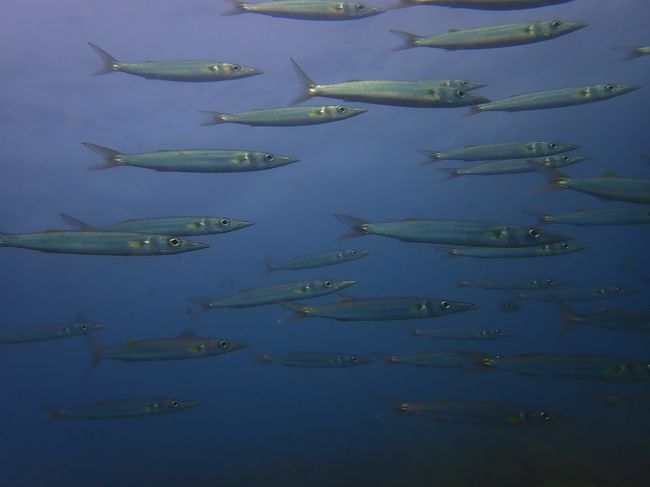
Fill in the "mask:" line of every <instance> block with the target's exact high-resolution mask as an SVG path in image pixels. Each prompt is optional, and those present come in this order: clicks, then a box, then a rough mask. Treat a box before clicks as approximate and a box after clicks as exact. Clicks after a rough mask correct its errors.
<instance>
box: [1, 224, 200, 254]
mask: <svg viewBox="0 0 650 487" xmlns="http://www.w3.org/2000/svg"><path fill="white" fill-rule="evenodd" d="M0 247H16V248H20V249H31V250H40V251H41V252H51V253H59V254H86V255H167V254H180V253H181V252H191V251H193V250H200V249H205V248H207V247H208V245H207V244H203V243H199V242H193V241H191V240H185V239H182V238H180V237H175V236H174V237H172V236H169V235H147V234H144V233H133V232H101V231H84V232H68V231H63V230H51V231H47V232H40V233H17V234H13V235H12V234H0Z"/></svg>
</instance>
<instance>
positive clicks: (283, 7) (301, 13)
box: [223, 0, 385, 20]
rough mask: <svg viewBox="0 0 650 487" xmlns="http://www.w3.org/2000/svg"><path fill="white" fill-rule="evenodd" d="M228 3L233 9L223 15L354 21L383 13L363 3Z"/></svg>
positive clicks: (320, 0) (304, 0) (283, 0)
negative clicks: (253, 14)
mask: <svg viewBox="0 0 650 487" xmlns="http://www.w3.org/2000/svg"><path fill="white" fill-rule="evenodd" d="M229 2H230V3H231V4H232V5H233V7H234V8H233V10H230V11H228V12H226V13H224V14H223V15H237V14H243V13H246V12H252V13H256V14H262V15H270V16H271V17H282V18H285V19H299V20H356V19H363V18H365V17H372V16H373V15H379V14H383V13H384V12H385V11H384V10H381V9H379V8H377V7H373V6H372V5H368V4H367V3H364V2H354V1H352V2H347V1H341V0H272V1H267V2H257V3H245V2H243V1H242V0H229Z"/></svg>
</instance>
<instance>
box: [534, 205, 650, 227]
mask: <svg viewBox="0 0 650 487" xmlns="http://www.w3.org/2000/svg"><path fill="white" fill-rule="evenodd" d="M529 213H531V214H533V215H534V216H536V217H537V220H538V221H539V222H540V223H559V224H565V225H578V226H589V225H642V224H648V223H650V207H641V208H603V209H597V210H587V209H580V210H576V211H572V212H569V213H562V214H560V215H547V214H546V213H537V212H529Z"/></svg>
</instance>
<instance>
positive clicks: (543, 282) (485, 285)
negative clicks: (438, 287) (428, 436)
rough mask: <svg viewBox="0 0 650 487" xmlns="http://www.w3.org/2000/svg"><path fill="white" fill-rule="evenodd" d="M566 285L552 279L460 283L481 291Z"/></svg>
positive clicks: (503, 279) (499, 279)
mask: <svg viewBox="0 0 650 487" xmlns="http://www.w3.org/2000/svg"><path fill="white" fill-rule="evenodd" d="M566 284H567V282H566V281H563V280H561V279H555V278H550V277H486V278H483V279H462V280H460V281H458V285H459V286H461V287H478V288H481V289H549V288H555V287H558V286H564V285H566Z"/></svg>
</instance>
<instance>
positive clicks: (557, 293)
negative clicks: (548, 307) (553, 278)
mask: <svg viewBox="0 0 650 487" xmlns="http://www.w3.org/2000/svg"><path fill="white" fill-rule="evenodd" d="M635 292H636V290H635V289H632V288H628V287H623V286H587V287H562V288H559V289H538V290H535V291H519V292H517V293H515V297H517V299H530V300H536V301H555V300H558V299H559V300H560V301H591V300H598V299H610V298H618V297H621V296H628V295H630V294H634V293H635Z"/></svg>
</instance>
